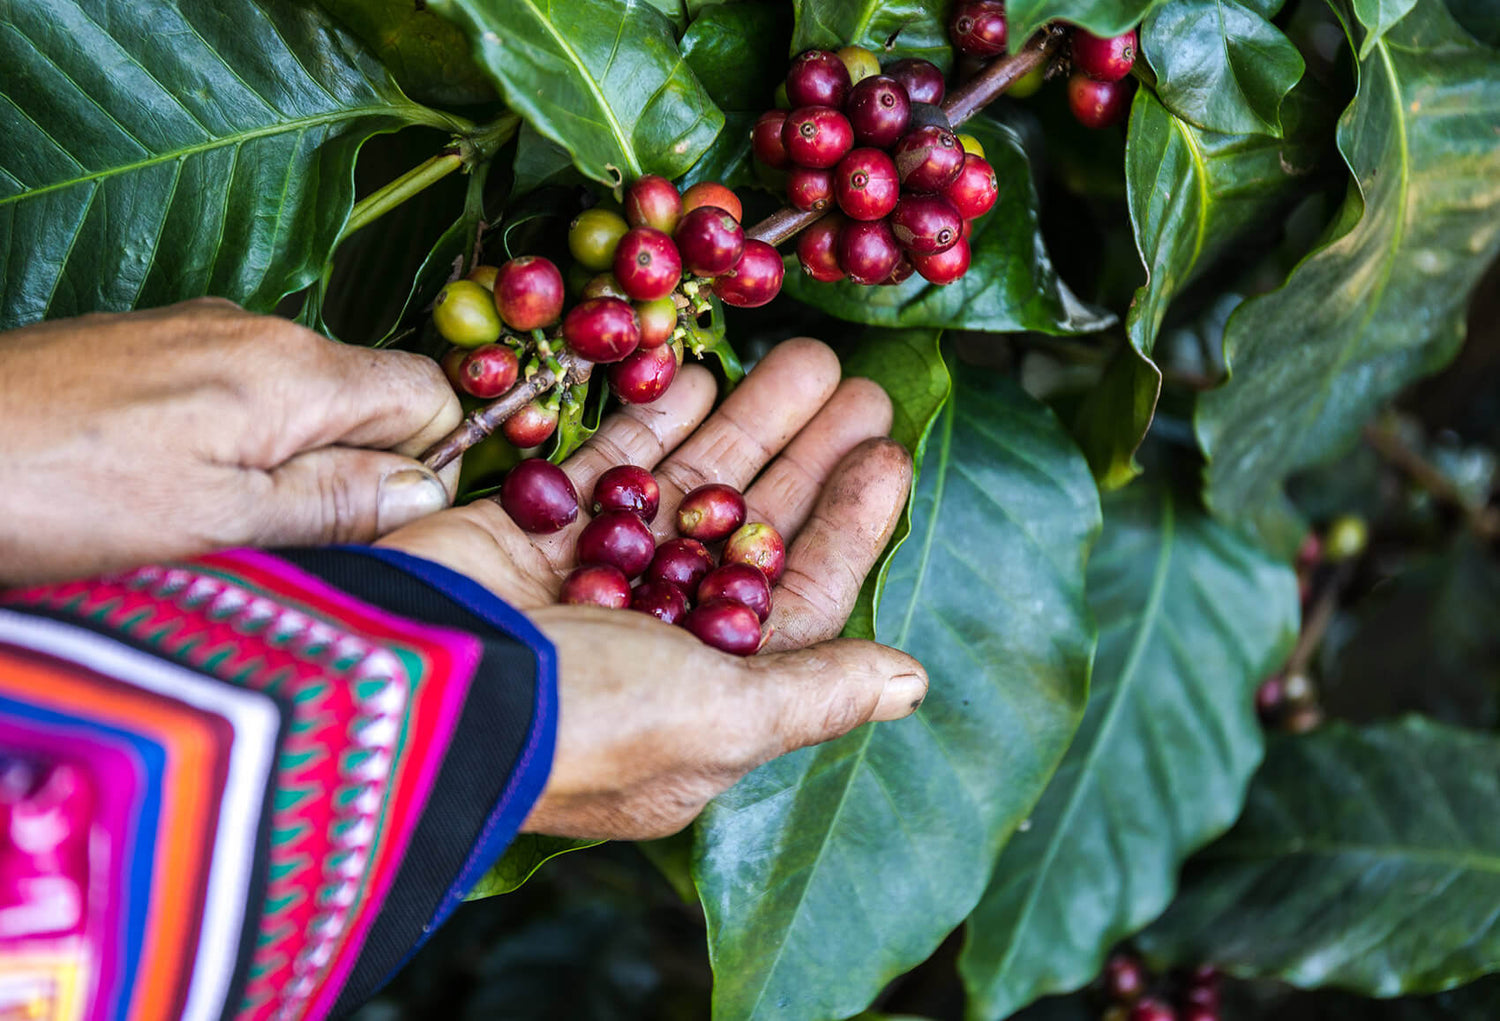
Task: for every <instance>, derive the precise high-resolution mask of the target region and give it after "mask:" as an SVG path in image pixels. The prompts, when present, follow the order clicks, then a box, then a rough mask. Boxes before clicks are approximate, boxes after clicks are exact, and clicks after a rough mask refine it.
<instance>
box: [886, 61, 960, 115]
mask: <svg viewBox="0 0 1500 1021" xmlns="http://www.w3.org/2000/svg"><path fill="white" fill-rule="evenodd" d="M885 74H886V75H887V76H889V77H891V78H894V79H896V81H898V82H900V83H901V87H902V88H903V89H905V90H906V95H907V98H909V99H910V100H911V101H912V102H913V103H931V104H932V105H933V106H937V105H938V104H939V103H941V102H942V101H943V96H944V95H945V94H946V93H947V91H948V87H947V85H946V84H945V83H944V82H943V72H942V71H940V70H938V66H937V65H936V64H934V63H932V62H931V61H927V60H918V59H916V58H914V57H908V58H907V59H905V60H898V61H896V62H895V63H894V64H890V65H887V67H886V69H885Z"/></svg>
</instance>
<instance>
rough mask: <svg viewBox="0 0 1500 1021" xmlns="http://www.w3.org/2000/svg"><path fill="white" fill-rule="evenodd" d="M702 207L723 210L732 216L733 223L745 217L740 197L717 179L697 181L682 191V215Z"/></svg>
mask: <svg viewBox="0 0 1500 1021" xmlns="http://www.w3.org/2000/svg"><path fill="white" fill-rule="evenodd" d="M704 207H712V208H714V209H722V210H724V212H726V213H728V214H729V215H730V216H732V217H734V222H735V223H740V222H742V221H743V220H744V219H745V207H744V206H742V205H741V204H740V197H739V196H738V195H736V194H735V193H734V192H732V191H730V190H729V189H728V188H726V187H724V186H723V185H722V184H720V183H719V182H717V181H699V182H698V183H697V184H695V185H693V186H692V187H691V188H689V189H688V190H687V191H685V192H683V193H682V215H683V216H686V215H687V214H688V213H691V212H692V211H693V210H694V209H703V208H704Z"/></svg>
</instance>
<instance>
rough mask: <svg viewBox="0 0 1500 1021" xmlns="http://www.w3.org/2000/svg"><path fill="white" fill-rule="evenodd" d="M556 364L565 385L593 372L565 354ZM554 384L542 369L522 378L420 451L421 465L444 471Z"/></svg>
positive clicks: (555, 379)
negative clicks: (564, 379) (526, 377)
mask: <svg viewBox="0 0 1500 1021" xmlns="http://www.w3.org/2000/svg"><path fill="white" fill-rule="evenodd" d="M557 363H558V365H560V366H561V367H562V370H563V376H564V377H565V378H566V380H567V382H568V384H569V385H574V384H578V383H586V382H588V378H589V375H590V374H591V373H592V372H593V371H594V363H593V362H590V361H586V360H584V359H582V358H579V357H578V356H577V355H574V354H572V353H571V352H568V351H564V352H563V353H562V354H560V355H558V357H557ZM556 382H558V377H557V376H556V374H554V373H553V371H552V370H551V369H549V368H547V367H546V366H545V365H544V366H542V367H541V368H540V369H539V370H538V371H537V372H536V373H535V374H534V375H533V376H532V377H531V378H530V379H523V380H522V381H521V382H519V383H517V384H516V385H515V386H513V387H511V388H510V389H509V390H507V391H505V393H503V394H501V395H500V396H499V397H497V398H495V400H493V401H491V402H490V403H489V404H486V405H485V406H484V407H482V408H477V409H475V410H474V411H471V412H469V414H468V416H467V417H466V418H465V419H464V420H463V421H462V422H461V423H459V426H458V428H457V429H454V430H453V431H452V432H451V433H449V434H448V435H447V436H444V437H443V438H442V439H441V440H439V441H438V442H437V443H434V444H433V445H432V446H430V447H428V448H427V449H426V450H424V451H423V452H422V464H424V465H426V466H427V467H428V468H431V469H432V470H433V471H441V470H442V469H444V468H446V467H447V466H448V465H450V464H452V463H453V462H454V461H456V460H457V459H458V458H459V457H460V456H462V455H463V453H464V451H466V450H468V449H469V448H470V447H472V446H474V445H475V444H476V443H478V442H479V441H481V440H483V439H484V438H485V437H486V436H489V435H490V434H491V433H493V432H494V431H495V430H496V429H498V428H500V426H502V425H504V424H505V420H506V419H508V418H510V416H512V415H514V414H515V413H516V412H518V411H520V410H521V409H522V408H524V407H525V406H526V405H528V404H530V403H531V402H532V401H534V400H536V399H537V398H538V397H540V396H541V395H542V394H544V393H546V392H547V391H548V390H550V389H551V388H552V385H553V384H554V383H556Z"/></svg>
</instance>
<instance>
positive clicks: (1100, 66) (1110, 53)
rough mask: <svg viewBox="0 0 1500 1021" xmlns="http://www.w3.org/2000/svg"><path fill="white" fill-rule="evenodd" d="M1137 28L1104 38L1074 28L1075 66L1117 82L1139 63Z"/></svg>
mask: <svg viewBox="0 0 1500 1021" xmlns="http://www.w3.org/2000/svg"><path fill="white" fill-rule="evenodd" d="M1136 48H1137V45H1136V38H1135V29H1133V28H1132V29H1131V30H1130V31H1129V32H1126V33H1125V34H1124V35H1117V36H1111V37H1109V38H1106V39H1101V38H1099V37H1098V36H1096V35H1094V34H1093V33H1092V32H1086V31H1084V30H1083V29H1081V28H1079V29H1074V30H1073V70H1075V71H1082V72H1083V73H1084V74H1086V75H1088V76H1089V77H1090V78H1093V79H1096V80H1098V81H1101V82H1117V81H1119V80H1120V79H1121V78H1124V77H1125V76H1126V75H1127V74H1129V73H1130V69H1131V67H1133V66H1134V65H1135V54H1136Z"/></svg>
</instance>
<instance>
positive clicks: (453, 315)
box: [432, 280, 500, 347]
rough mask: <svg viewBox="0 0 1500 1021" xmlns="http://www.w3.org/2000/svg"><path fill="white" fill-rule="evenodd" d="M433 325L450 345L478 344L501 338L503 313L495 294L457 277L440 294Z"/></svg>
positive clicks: (435, 306)
mask: <svg viewBox="0 0 1500 1021" xmlns="http://www.w3.org/2000/svg"><path fill="white" fill-rule="evenodd" d="M432 325H433V326H435V327H437V331H438V333H440V334H442V336H443V339H444V340H446V341H447V342H448V343H450V344H456V345H457V346H459V347H479V346H480V345H481V344H493V343H494V342H495V341H497V340H499V339H500V313H499V312H497V311H495V295H494V292H493V291H490V290H488V289H487V288H485V287H484V286H483V285H481V284H477V283H475V282H474V281H472V280H455V281H453V282H452V283H451V284H449V285H448V286H447V287H444V288H443V289H442V291H440V292H439V293H438V296H437V302H436V303H435V304H434V305H433V307H432Z"/></svg>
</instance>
